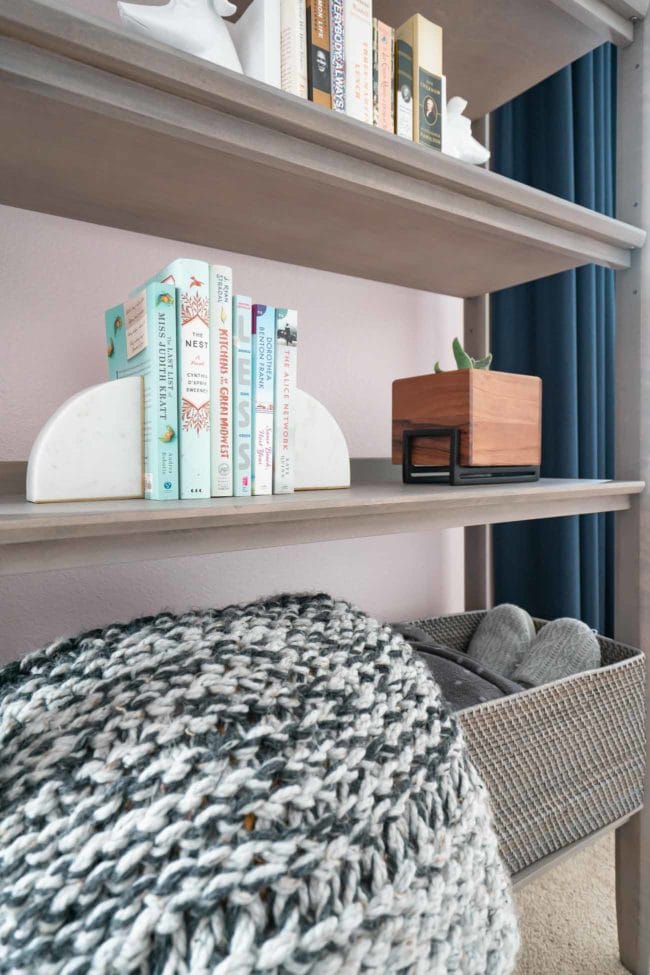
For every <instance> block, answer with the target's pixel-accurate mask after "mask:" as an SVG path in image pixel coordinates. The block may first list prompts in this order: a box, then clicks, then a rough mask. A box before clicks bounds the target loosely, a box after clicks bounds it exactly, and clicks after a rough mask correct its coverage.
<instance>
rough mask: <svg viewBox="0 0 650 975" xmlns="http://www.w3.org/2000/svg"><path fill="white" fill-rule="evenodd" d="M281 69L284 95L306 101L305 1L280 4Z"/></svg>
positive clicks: (295, 0) (282, 1)
mask: <svg viewBox="0 0 650 975" xmlns="http://www.w3.org/2000/svg"><path fill="white" fill-rule="evenodd" d="M280 69H281V83H282V88H283V90H284V91H288V92H290V93H291V94H292V95H297V96H298V97H299V98H307V97H308V95H309V91H308V87H307V11H306V9H305V0H281V6H280Z"/></svg>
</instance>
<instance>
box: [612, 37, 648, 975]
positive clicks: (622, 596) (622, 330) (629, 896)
mask: <svg viewBox="0 0 650 975" xmlns="http://www.w3.org/2000/svg"><path fill="white" fill-rule="evenodd" d="M617 194H618V215H619V217H620V218H621V219H623V220H631V221H634V223H636V224H637V225H639V226H641V227H643V228H646V229H647V228H648V227H650V25H649V24H648V22H647V21H645V22H639V23H638V24H637V28H636V32H635V40H634V43H633V44H632V45H631V46H630V47H628V48H626V49H625V50H622V51H619V72H618V185H617ZM649 316H650V248H648V247H646V248H643V249H641V250H639V251H636V252H635V253H634V254H633V255H632V267H631V268H630V270H628V271H621V272H620V273H619V275H618V278H617V349H616V355H617V364H616V383H617V387H616V412H617V418H616V475H617V477H635V478H637V477H638V478H645V479H646V480H648V481H650V318H649ZM616 637H617V639H619V640H621V641H624V642H627V643H631V644H632V645H634V646H639V647H642V648H643V649H644V650H645V651H646V654H647V653H648V652H649V651H650V494H649V493H648V492H645V493H643V494H641V495H640V497H639V498H637V499H635V501H634V502H633V504H632V508H631V509H630V510H629V511H627V512H625V513H621V514H619V515H618V516H617V551H616ZM646 701H648V692H647V691H646ZM646 722H647V718H646ZM647 730H648V724H647V723H646V750H647V740H648V735H647ZM646 766H647V751H646ZM649 799H650V792H649V790H648V779H647V768H646V788H645V801H646V803H648V801H649ZM616 906H617V914H618V934H619V946H620V954H621V961H622V962H623V964H624V965H625V967H626V968H628V969H629V971H630V972H633V973H634V975H648V973H649V972H650V804H648V805H646V806H645V807H644V809H643V811H642V812H640V813H639V814H638V815H636V816H635V817H634V818H633V819H631V820H630V821H629V822H628V823H626V824H625V825H624V826H622V827H621V828H620V829H618V831H617V834H616Z"/></svg>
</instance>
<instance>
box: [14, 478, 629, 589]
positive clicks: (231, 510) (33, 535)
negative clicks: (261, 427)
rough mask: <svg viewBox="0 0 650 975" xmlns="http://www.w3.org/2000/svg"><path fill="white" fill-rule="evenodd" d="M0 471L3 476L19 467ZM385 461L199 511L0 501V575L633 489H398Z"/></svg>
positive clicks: (448, 517)
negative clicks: (344, 476)
mask: <svg viewBox="0 0 650 975" xmlns="http://www.w3.org/2000/svg"><path fill="white" fill-rule="evenodd" d="M4 466H6V468H7V469H10V470H9V474H10V475H11V477H5V483H9V482H10V480H11V478H15V477H16V474H18V476H22V469H19V465H15V464H13V465H0V483H2V480H3V476H2V475H3V471H2V467H4ZM398 476H399V474H398V472H397V471H396V469H393V468H391V466H390V464H389V463H388V462H387V461H371V460H365V461H363V460H362V461H353V486H352V488H350V489H348V490H341V491H312V492H304V493H298V494H291V495H275V496H272V497H255V498H220V499H216V498H215V499H212V500H210V501H199V502H189V501H181V502H170V501H167V502H151V501H106V502H102V501H95V502H75V503H64V504H40V505H35V504H30V503H29V502H27V501H25V500H24V499H23V498H21V497H18V496H14V497H12V496H10V495H8V496H6V497H3V498H0V575H9V574H16V573H20V572H34V571H41V570H45V569H60V568H70V567H74V566H82V565H99V564H104V563H116V562H138V561H146V560H149V559H165V558H174V557H179V556H187V555H207V554H210V553H215V552H233V551H240V550H245V549H260V548H272V547H275V546H279V545H294V544H304V543H309V542H324V541H331V540H334V539H345V538H363V537H369V536H373V535H388V534H396V533H400V532H416V531H417V532H421V531H427V530H436V529H442V528H453V527H463V526H468V525H479V524H497V523H499V522H508V521H528V520H531V519H536V518H555V517H559V516H564V515H576V514H591V513H594V512H600V511H623V510H625V509H627V508H629V507H630V505H631V503H632V499H633V497H634V495H636V494H639V493H640V492H641V491H642V490H643V487H644V484H643V482H642V481H597V480H563V479H543V480H541V481H538V482H536V483H532V484H502V485H489V486H471V487H449V486H446V485H440V486H433V487H431V486H425V485H417V486H405V485H403V484H402V483H401V482H399V481H398V480H397V479H396V478H397V477H398Z"/></svg>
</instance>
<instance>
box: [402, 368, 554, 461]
mask: <svg viewBox="0 0 650 975" xmlns="http://www.w3.org/2000/svg"><path fill="white" fill-rule="evenodd" d="M417 426H421V427H459V428H460V431H461V435H460V463H461V464H462V465H463V466H466V467H508V466H512V465H517V466H518V465H529V464H530V465H539V464H540V462H541V453H542V381H541V379H539V378H538V377H537V376H522V375H516V374H513V373H507V372H489V371H485V370H482V369H458V370H456V371H453V372H443V373H430V374H428V375H426V376H411V377H410V378H408V379H396V380H395V382H394V383H393V428H392V439H393V450H392V459H393V463H394V464H401V462H402V433H403V431H404V430H405V429H407V428H413V427H417ZM413 462H414V463H415V464H417V465H422V466H424V465H431V466H434V465H438V466H443V465H445V464H448V463H449V441H448V440H443V439H441V440H422V441H421V442H418V441H417V440H416V441H415V446H414V449H413Z"/></svg>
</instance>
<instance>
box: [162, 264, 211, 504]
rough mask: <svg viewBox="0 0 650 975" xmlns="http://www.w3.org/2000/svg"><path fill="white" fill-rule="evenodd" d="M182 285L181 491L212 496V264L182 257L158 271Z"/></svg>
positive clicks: (179, 299) (179, 290) (187, 494)
mask: <svg viewBox="0 0 650 975" xmlns="http://www.w3.org/2000/svg"><path fill="white" fill-rule="evenodd" d="M152 280H154V281H160V282H162V283H163V284H166V285H170V286H173V287H174V288H175V290H176V329H177V343H178V411H179V430H178V464H179V477H180V497H181V498H182V499H183V500H194V499H196V498H209V497H210V286H209V281H210V268H209V265H208V264H207V262H206V261H198V260H194V259H193V258H185V257H181V258H178V259H177V260H175V261H172V262H171V264H168V265H167V267H164V268H163V269H162V271H160V272H159V273H158V274H155V275H154V276H153V279H152Z"/></svg>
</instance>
